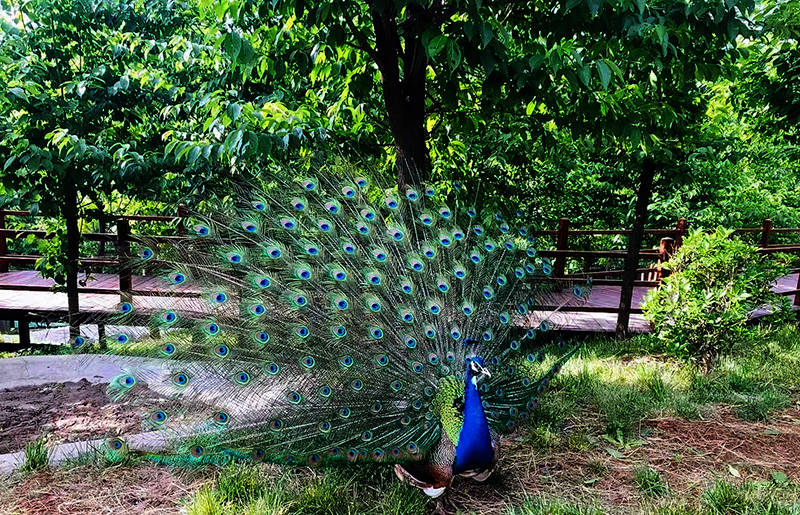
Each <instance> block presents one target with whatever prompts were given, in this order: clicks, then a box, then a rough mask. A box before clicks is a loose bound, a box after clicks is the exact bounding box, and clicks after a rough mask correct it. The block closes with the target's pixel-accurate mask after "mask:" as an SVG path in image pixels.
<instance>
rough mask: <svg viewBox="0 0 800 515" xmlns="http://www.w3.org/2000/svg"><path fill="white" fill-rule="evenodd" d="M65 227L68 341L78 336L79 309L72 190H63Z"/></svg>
mask: <svg viewBox="0 0 800 515" xmlns="http://www.w3.org/2000/svg"><path fill="white" fill-rule="evenodd" d="M62 212H63V214H64V221H65V223H66V225H67V253H66V262H65V264H66V276H67V284H66V287H67V313H68V314H67V316H68V320H69V336H70V341H72V340H73V339H74V338H75V337H77V336H78V335H79V334H80V323H79V315H80V307H79V304H78V253H79V249H80V230H79V229H78V198H77V195H76V192H75V190H74V189H72V190H70V189H65V190H64V207H63V210H62Z"/></svg>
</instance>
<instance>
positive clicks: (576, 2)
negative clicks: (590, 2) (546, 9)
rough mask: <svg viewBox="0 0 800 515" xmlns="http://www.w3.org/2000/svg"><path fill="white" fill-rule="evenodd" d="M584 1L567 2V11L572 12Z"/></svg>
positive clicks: (568, 0)
mask: <svg viewBox="0 0 800 515" xmlns="http://www.w3.org/2000/svg"><path fill="white" fill-rule="evenodd" d="M582 1H583V0H567V5H566V7H565V10H566V11H570V10H572V8H573V7H575V6H576V5H578V4H580V3H581V2H582Z"/></svg>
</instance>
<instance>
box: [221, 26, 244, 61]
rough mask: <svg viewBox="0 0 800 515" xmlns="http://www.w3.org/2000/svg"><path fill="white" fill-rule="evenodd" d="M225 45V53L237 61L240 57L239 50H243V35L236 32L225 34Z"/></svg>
mask: <svg viewBox="0 0 800 515" xmlns="http://www.w3.org/2000/svg"><path fill="white" fill-rule="evenodd" d="M223 46H224V47H225V53H226V54H228V57H229V58H230V59H231V61H234V62H235V61H236V58H237V57H239V52H241V50H242V37H241V36H240V35H239V34H237V33H236V32H229V33H228V35H226V36H225V43H224V45H223Z"/></svg>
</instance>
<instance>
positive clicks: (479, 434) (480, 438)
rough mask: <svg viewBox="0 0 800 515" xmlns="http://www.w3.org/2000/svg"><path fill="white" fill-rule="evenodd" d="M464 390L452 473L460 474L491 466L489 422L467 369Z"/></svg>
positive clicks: (491, 452)
mask: <svg viewBox="0 0 800 515" xmlns="http://www.w3.org/2000/svg"><path fill="white" fill-rule="evenodd" d="M466 376H467V377H466V383H467V384H466V387H465V390H464V425H463V426H461V433H460V434H459V437H458V446H457V447H456V461H455V463H454V464H453V472H454V473H456V474H460V473H462V472H465V471H468V470H485V469H487V468H489V467H490V466H491V464H492V458H493V455H494V452H493V451H492V438H491V435H490V434H489V422H488V421H487V420H486V414H485V413H484V412H483V405H482V404H481V394H480V392H479V391H478V387H477V386H476V385H474V384H473V383H472V378H473V374H472V370H471V369H470V368H469V367H467V374H466Z"/></svg>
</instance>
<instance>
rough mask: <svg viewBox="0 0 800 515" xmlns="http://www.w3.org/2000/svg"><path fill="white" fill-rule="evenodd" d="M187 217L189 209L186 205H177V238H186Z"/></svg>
mask: <svg viewBox="0 0 800 515" xmlns="http://www.w3.org/2000/svg"><path fill="white" fill-rule="evenodd" d="M187 216H189V208H187V207H186V204H178V218H179V220H178V231H177V232H178V236H186V224H185V223H184V222H185V221H186V217H187Z"/></svg>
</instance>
